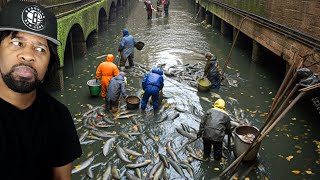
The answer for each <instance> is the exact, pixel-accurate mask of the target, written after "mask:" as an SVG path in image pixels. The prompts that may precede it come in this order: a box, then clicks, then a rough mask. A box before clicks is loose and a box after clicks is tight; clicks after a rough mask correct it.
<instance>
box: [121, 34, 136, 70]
mask: <svg viewBox="0 0 320 180" xmlns="http://www.w3.org/2000/svg"><path fill="white" fill-rule="evenodd" d="M122 34H123V36H122V38H121V40H120V44H119V48H118V52H120V55H121V58H120V70H121V71H123V70H124V66H125V65H126V61H127V59H128V60H129V65H130V67H133V66H134V63H133V58H134V47H135V44H136V41H135V39H134V38H133V36H132V35H130V33H129V31H128V29H127V28H124V29H123V30H122Z"/></svg>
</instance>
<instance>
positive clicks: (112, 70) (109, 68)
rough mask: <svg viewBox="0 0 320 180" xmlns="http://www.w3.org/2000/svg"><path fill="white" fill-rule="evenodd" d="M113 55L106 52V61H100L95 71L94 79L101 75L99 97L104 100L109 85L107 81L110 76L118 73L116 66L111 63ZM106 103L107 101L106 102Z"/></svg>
mask: <svg viewBox="0 0 320 180" xmlns="http://www.w3.org/2000/svg"><path fill="white" fill-rule="evenodd" d="M113 60H114V56H113V55H112V54H108V55H107V57H106V61H105V62H102V63H101V64H100V65H99V66H98V68H97V71H96V81H98V79H100V76H101V97H102V98H103V99H104V100H106V95H107V89H108V86H109V81H110V79H111V78H113V77H115V76H118V75H119V69H118V67H117V66H116V65H115V64H114V63H113ZM106 103H107V102H106Z"/></svg>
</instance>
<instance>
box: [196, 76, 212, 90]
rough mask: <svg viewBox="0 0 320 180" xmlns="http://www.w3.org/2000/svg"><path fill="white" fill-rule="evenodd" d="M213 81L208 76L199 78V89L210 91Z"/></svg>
mask: <svg viewBox="0 0 320 180" xmlns="http://www.w3.org/2000/svg"><path fill="white" fill-rule="evenodd" d="M210 87H211V82H210V81H209V79H207V78H200V79H199V80H198V91H209V90H210Z"/></svg>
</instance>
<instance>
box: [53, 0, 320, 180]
mask: <svg viewBox="0 0 320 180" xmlns="http://www.w3.org/2000/svg"><path fill="white" fill-rule="evenodd" d="M154 4H155V2H154ZM129 6H130V8H129ZM143 6H144V5H143V2H138V1H134V2H133V1H131V4H128V6H127V7H125V8H124V9H123V11H122V12H120V14H121V15H120V16H119V17H117V20H116V21H117V22H116V23H112V24H109V25H108V27H107V30H106V31H105V32H102V33H100V34H99V40H98V44H96V45H94V46H92V47H89V49H88V53H87V55H86V56H85V57H81V58H78V59H76V60H75V64H74V72H73V71H72V70H71V69H70V68H68V67H66V68H65V72H64V73H65V78H64V81H65V89H64V90H62V91H57V92H52V94H53V95H54V96H55V97H56V98H57V99H58V100H60V101H61V102H63V103H65V104H66V105H67V106H68V107H69V109H70V111H71V113H72V114H73V116H74V119H75V124H76V127H77V128H78V135H79V136H81V135H82V134H84V133H85V132H86V131H89V130H88V129H86V128H83V127H82V125H83V122H82V119H81V116H82V115H83V113H85V112H87V111H88V104H90V105H92V106H100V105H102V104H103V101H102V99H101V98H100V97H91V96H90V94H89V89H88V87H87V84H86V82H87V81H88V80H89V79H93V78H94V75H95V71H96V67H97V65H98V64H99V63H100V62H102V61H104V59H103V58H102V59H96V57H97V56H100V55H103V54H106V53H113V54H115V55H116V54H117V46H118V43H119V38H120V37H121V35H122V34H121V30H122V28H124V27H127V28H128V29H129V32H130V33H131V34H132V35H133V36H134V37H135V39H136V41H143V42H144V43H145V47H144V49H143V50H142V51H137V50H136V51H135V59H134V60H135V62H137V63H139V64H141V66H144V67H147V69H151V68H153V67H156V66H157V65H159V64H162V65H163V66H162V67H163V68H164V69H165V70H167V69H168V68H169V67H170V66H181V65H185V64H196V63H199V65H204V63H205V61H204V54H205V52H208V51H211V52H212V53H214V54H215V55H216V56H217V57H218V60H219V62H220V64H221V65H223V64H224V62H225V58H226V57H227V54H228V53H229V50H230V48H231V44H232V39H230V38H227V37H224V36H222V35H221V33H220V32H219V30H217V29H214V28H212V27H211V26H207V25H206V24H203V23H201V22H200V20H199V19H197V20H195V16H196V13H197V12H196V10H195V8H194V6H193V5H192V4H191V3H189V1H185V0H174V1H171V5H170V10H169V18H164V17H158V18H157V17H156V16H155V12H154V14H153V19H152V20H150V21H147V14H146V12H145V9H144V7H143ZM250 57H251V54H250V52H248V51H245V50H243V49H239V48H238V47H236V48H235V49H234V50H233V52H232V61H231V63H230V64H229V66H228V68H227V70H226V76H227V77H228V79H229V80H231V84H228V83H224V84H225V85H224V86H222V87H221V89H220V90H219V91H211V92H205V93H203V92H197V90H196V88H192V87H190V86H188V85H186V84H185V83H180V82H179V81H177V80H175V79H174V78H170V77H165V86H164V90H163V93H164V95H163V96H164V98H163V101H162V103H161V108H160V113H157V114H153V111H152V108H151V106H149V107H150V108H148V109H147V112H146V115H141V114H140V112H139V111H133V113H136V114H137V116H135V117H134V120H136V121H137V122H138V123H139V124H141V126H140V127H141V128H142V131H141V132H142V139H143V140H144V143H145V145H144V144H143V143H141V141H139V138H138V136H136V135H133V136H131V137H130V138H125V136H118V137H117V138H116V140H115V141H114V145H113V146H112V150H111V152H110V153H109V154H108V155H107V156H106V157H105V156H104V155H103V154H102V153H101V152H102V147H103V145H104V143H105V142H106V141H107V140H108V139H109V138H102V140H96V141H94V142H93V143H91V144H90V143H89V144H86V145H82V148H83V155H82V157H80V158H79V159H77V160H76V161H75V162H74V164H73V165H74V168H80V166H79V165H80V164H81V163H82V162H84V161H86V160H87V159H89V158H90V157H93V156H94V157H95V159H94V160H93V162H92V163H91V165H95V164H97V163H100V162H103V163H104V162H108V163H112V165H113V166H116V167H117V169H119V172H120V175H122V176H123V177H124V179H125V176H124V172H125V171H126V169H127V168H125V165H126V164H128V163H126V162H123V161H122V160H120V158H119V157H118V156H117V154H116V145H119V146H120V147H126V148H130V149H132V150H135V151H137V152H140V153H142V154H144V155H143V156H141V157H136V156H132V155H131V156H129V159H130V160H131V161H132V162H133V163H134V162H142V161H144V160H146V159H150V160H152V162H151V163H150V164H149V165H147V166H144V167H142V168H139V169H140V171H141V174H142V177H143V178H145V177H146V176H148V174H149V172H150V170H151V169H152V168H153V166H154V165H155V164H156V163H157V162H159V161H160V158H159V153H160V154H164V155H166V156H169V154H167V152H166V151H167V148H166V146H167V143H168V142H171V146H172V150H173V151H174V152H175V153H176V154H177V156H178V159H179V160H181V161H185V160H186V159H187V157H188V156H187V151H186V150H185V148H182V147H185V146H184V144H185V143H187V142H188V138H186V137H184V136H182V135H181V134H179V133H178V132H177V131H176V128H181V124H185V125H187V126H188V127H190V129H191V130H192V129H198V126H199V122H200V120H201V116H202V115H203V113H204V112H205V111H206V110H207V109H209V108H211V106H212V103H213V102H214V101H215V100H216V97H218V95H220V96H221V97H222V98H223V99H225V101H226V103H227V107H226V108H227V110H228V112H229V113H231V114H232V115H233V116H236V115H238V116H239V117H240V118H242V119H247V120H248V121H249V122H250V123H251V125H254V126H256V127H258V128H260V127H261V126H262V125H263V122H264V120H265V118H266V116H265V113H267V112H268V110H269V106H270V105H271V103H272V100H273V97H274V96H275V94H276V92H277V89H278V88H279V86H280V84H281V78H283V77H281V75H280V74H279V73H276V72H273V69H272V68H269V67H267V66H263V65H259V64H254V63H252V62H251V61H250ZM164 64H165V65H164ZM131 71H132V70H131ZM127 74H128V85H127V88H128V94H129V95H137V94H138V93H139V92H140V91H139V90H140V89H141V85H140V84H141V80H142V75H141V74H139V73H133V72H132V73H130V71H128V72H127ZM217 94H218V95H217ZM124 104H125V103H124V102H122V104H121V105H124ZM122 107H123V106H122ZM306 109H308V107H305V106H304V104H303V103H299V104H298V106H296V107H294V108H293V109H292V110H291V111H290V112H289V113H288V114H287V115H286V116H285V117H284V118H283V120H282V121H281V122H280V123H279V124H278V125H277V126H276V127H275V128H274V129H273V130H272V132H271V133H270V134H269V135H268V136H267V137H266V138H265V140H264V141H263V142H262V144H261V146H260V151H259V154H258V158H257V161H255V162H253V163H245V164H241V166H240V167H239V169H238V171H237V173H236V177H238V178H239V179H245V178H249V179H284V178H287V179H319V177H320V175H319V174H320V165H319V163H320V143H319V141H320V138H319V137H320V135H319V133H318V132H317V130H318V129H319V127H320V126H319V122H317V121H316V120H317V119H316V118H317V116H315V114H316V113H317V112H315V114H312V112H311V111H307V110H306ZM177 114H178V115H179V116H178V117H177V118H175V119H173V120H172V117H173V116H177ZM165 116H168V117H167V119H165V120H164V121H162V122H159V120H161V119H164V117H165ZM117 122H118V123H117V124H116V125H115V126H112V127H109V128H106V129H105V131H108V132H117V133H119V132H125V133H128V132H136V131H137V127H136V126H135V124H134V123H133V122H132V119H131V120H129V119H118V120H117ZM137 132H139V131H137ZM89 137H91V138H92V134H89ZM88 139H90V138H88ZM91 140H92V139H91ZM190 146H191V147H192V148H193V149H194V150H195V151H196V152H197V153H199V152H201V148H202V143H201V140H197V141H196V142H195V143H192V144H191V145H190ZM95 155H96V156H95ZM230 160H231V159H230ZM230 160H229V161H230ZM98 165H99V164H98ZM98 165H97V166H96V167H92V168H91V170H92V172H93V176H94V179H98V178H99V177H101V176H102V174H103V173H104V172H105V170H106V168H107V164H105V165H99V166H98ZM190 165H191V166H192V169H193V175H190V173H188V171H187V170H186V169H184V170H183V172H184V174H185V177H186V178H187V179H211V178H214V177H216V176H218V175H219V174H220V173H221V172H222V171H223V169H225V168H226V167H227V165H228V161H222V162H217V161H213V160H212V161H211V162H202V161H198V160H193V161H192V162H190ZM89 167H90V166H89ZM87 169H88V168H87ZM128 171H129V173H131V174H133V173H134V171H133V170H131V169H129V170H128ZM87 173H88V171H87V170H82V171H80V172H78V173H75V174H73V176H72V179H86V178H87V177H86V174H87ZM166 174H167V175H168V177H169V179H184V178H183V177H182V176H181V175H180V174H179V173H177V171H176V170H175V169H174V168H173V167H172V166H170V168H168V169H166Z"/></svg>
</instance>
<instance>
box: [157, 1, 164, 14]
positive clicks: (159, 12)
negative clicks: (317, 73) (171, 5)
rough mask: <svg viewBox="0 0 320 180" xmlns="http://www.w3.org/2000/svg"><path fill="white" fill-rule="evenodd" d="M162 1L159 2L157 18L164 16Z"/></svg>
mask: <svg viewBox="0 0 320 180" xmlns="http://www.w3.org/2000/svg"><path fill="white" fill-rule="evenodd" d="M162 8H163V6H162V0H157V17H161V16H162Z"/></svg>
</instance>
